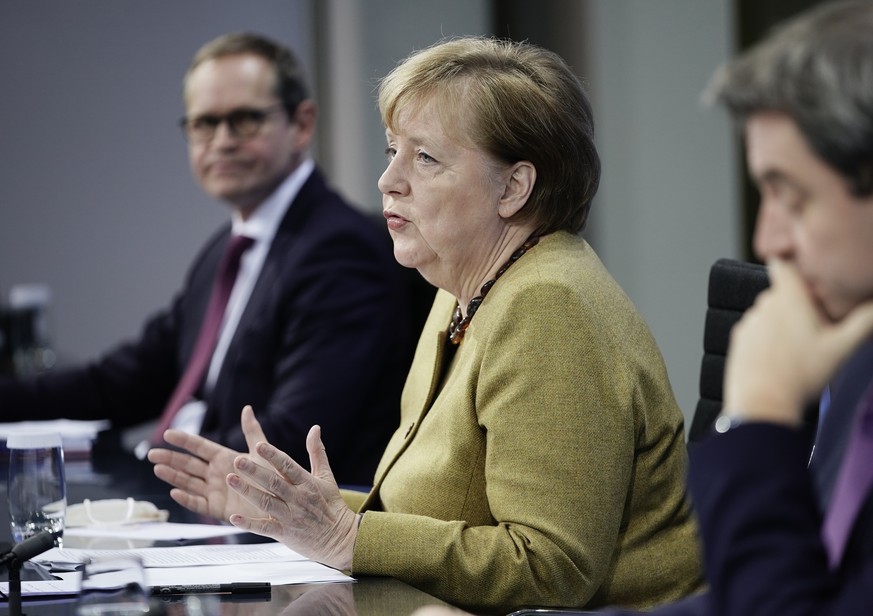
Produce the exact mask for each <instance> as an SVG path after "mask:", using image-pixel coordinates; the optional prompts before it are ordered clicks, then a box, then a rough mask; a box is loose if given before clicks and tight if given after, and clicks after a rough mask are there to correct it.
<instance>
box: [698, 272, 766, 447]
mask: <svg viewBox="0 0 873 616" xmlns="http://www.w3.org/2000/svg"><path fill="white" fill-rule="evenodd" d="M769 285H770V279H769V278H768V276H767V268H766V267H764V266H763V265H758V264H756V263H747V262H745V261H737V260H734V259H719V260H717V261H716V262H715V263H714V264H713V265H712V267H711V268H710V270H709V290H708V293H707V301H706V303H707V308H706V322H705V324H704V327H703V359H702V361H701V364H700V399H699V400H698V402H697V408H696V409H695V410H694V418H693V419H692V421H691V428H690V429H689V431H688V442H689V443H695V442H697V441H699V440H700V439H701V438H703V437H704V436H706V434H708V433H709V431H710V430H711V428H712V424H713V423H714V422H715V420H716V418H717V417H718V414H719V413H720V412H721V407H722V385H723V381H724V366H725V356H726V355H727V349H728V342H729V340H730V332H731V329H732V328H733V326H734V325H735V324H736V322H737V321H739V320H740V317H741V316H742V315H743V312H745V311H746V309H747V308H749V307H750V306H751V305H752V304H753V303H754V301H755V298H756V297H757V296H758V293H760V292H761V291H763V290H764V289H765V288H767V287H768V286H769Z"/></svg>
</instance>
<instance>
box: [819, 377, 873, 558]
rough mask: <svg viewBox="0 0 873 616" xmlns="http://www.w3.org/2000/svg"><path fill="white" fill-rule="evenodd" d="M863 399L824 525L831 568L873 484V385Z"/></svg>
mask: <svg viewBox="0 0 873 616" xmlns="http://www.w3.org/2000/svg"><path fill="white" fill-rule="evenodd" d="M862 400H863V402H862V403H861V405H860V406H859V407H858V411H857V414H856V418H855V423H854V425H853V426H852V434H851V435H850V436H849V444H848V447H847V448H846V454H845V457H844V458H843V462H842V465H841V466H840V471H839V474H838V475H837V483H836V486H835V487H834V492H833V495H832V496H831V502H830V504H829V505H828V509H827V513H826V514H825V520H824V526H823V527H822V538H823V539H824V542H825V546H826V547H827V551H828V562H829V563H830V566H831V569H835V568H837V566H838V565H839V563H840V561H841V560H842V558H843V554H844V552H845V551H846V544H847V543H848V541H849V536H850V534H851V531H852V526H853V525H854V523H855V518H856V517H857V516H858V512H859V511H860V510H861V506H862V505H863V504H864V500H865V498H866V497H867V495H868V494H869V492H870V488H871V486H873V387H871V388H870V389H868V390H867V393H866V394H865V395H864V397H863V398H862Z"/></svg>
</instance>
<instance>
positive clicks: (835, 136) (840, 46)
mask: <svg viewBox="0 0 873 616" xmlns="http://www.w3.org/2000/svg"><path fill="white" fill-rule="evenodd" d="M704 97H705V98H706V99H709V100H711V101H715V102H720V103H722V104H724V105H725V106H726V107H727V108H728V109H729V110H730V111H731V113H732V114H733V115H734V116H735V117H736V118H738V119H740V120H742V119H745V118H747V117H748V116H749V115H751V114H753V113H757V112H761V111H776V112H781V113H784V114H786V115H787V116H789V117H790V118H791V119H792V120H793V121H794V122H795V124H797V126H798V128H799V129H800V131H801V133H802V134H803V136H804V137H805V138H806V141H807V142H808V143H809V146H810V147H811V148H812V150H813V151H814V152H815V153H816V154H817V155H818V156H819V157H820V158H821V159H822V160H823V161H824V162H825V163H826V164H828V165H829V166H830V167H832V168H833V169H834V170H835V171H836V172H837V173H839V174H840V175H841V176H843V177H844V178H845V180H846V182H847V185H848V188H849V190H850V191H851V192H852V194H853V195H855V196H856V197H866V196H869V195H871V194H873V3H870V2H858V1H851V2H828V3H825V4H823V5H821V6H817V7H815V8H814V9H812V10H809V11H806V12H804V13H802V14H801V15H800V16H799V17H796V18H794V19H792V20H789V21H788V22H786V23H785V24H784V25H782V26H781V27H779V28H777V29H776V30H774V32H773V34H771V35H770V36H768V37H767V38H765V39H764V40H763V41H761V42H760V43H758V44H757V45H755V46H754V47H752V48H751V49H749V50H748V51H746V52H745V53H743V54H741V55H740V56H739V57H737V58H736V59H734V60H733V61H731V62H730V63H728V64H727V65H726V66H725V67H723V68H722V69H720V71H719V72H718V73H716V75H715V77H714V79H713V81H712V82H711V84H710V86H709V88H708V90H707V92H706V93H705V94H704Z"/></svg>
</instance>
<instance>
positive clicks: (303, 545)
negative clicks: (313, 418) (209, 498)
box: [227, 426, 358, 571]
mask: <svg viewBox="0 0 873 616" xmlns="http://www.w3.org/2000/svg"><path fill="white" fill-rule="evenodd" d="M306 449H307V451H308V452H309V463H310V466H311V468H312V472H311V473H310V472H308V471H307V470H306V469H304V468H303V467H301V466H300V465H299V464H297V463H296V462H295V461H294V460H292V459H291V458H290V457H289V456H288V455H286V454H284V453H283V452H281V451H279V450H278V449H276V448H275V447H273V446H272V445H270V444H269V443H266V442H259V443H257V444H256V445H255V447H254V453H255V454H256V455H254V456H253V455H239V456H237V457H236V458H235V459H234V460H233V469H234V470H235V471H236V472H231V473H230V474H229V475H227V485H228V486H230V488H231V490H230V491H231V492H233V493H235V494H236V495H238V497H240V498H241V499H242V500H244V501H246V502H247V503H248V504H249V505H250V506H249V507H246V508H240V509H239V510H238V511H237V512H235V513H233V514H232V515H231V516H230V518H229V519H230V522H231V524H233V525H234V526H237V527H238V528H242V529H244V530H247V531H251V532H253V533H257V534H259V535H264V536H267V537H272V538H273V539H275V540H276V541H280V542H281V543H284V544H285V545H287V546H288V547H290V548H291V549H293V550H295V551H297V552H299V553H301V554H303V555H304V556H307V557H309V558H311V559H313V560H316V561H318V562H321V563H324V564H326V565H328V566H331V567H334V568H336V569H340V570H342V571H349V570H351V566H352V555H353V553H354V547H355V538H356V537H357V532H358V523H357V516H356V515H355V513H354V512H353V511H352V510H351V509H349V508H348V506H346V504H345V501H344V500H343V498H342V496H341V495H340V491H339V487H338V486H337V483H336V480H335V479H334V477H333V472H332V471H331V469H330V464H329V463H328V460H327V453H326V452H325V449H324V445H323V444H322V442H321V428H320V427H319V426H313V427H312V429H310V431H309V434H308V435H307V437H306ZM259 459H260V460H259ZM263 462H266V464H267V465H269V468H268V467H267V466H266V465H265V464H263ZM252 508H254V509H255V510H256V513H253V512H252Z"/></svg>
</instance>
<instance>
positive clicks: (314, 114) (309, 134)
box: [289, 98, 318, 150]
mask: <svg viewBox="0 0 873 616" xmlns="http://www.w3.org/2000/svg"><path fill="white" fill-rule="evenodd" d="M317 119H318V107H317V106H316V105H315V101H313V100H311V99H308V98H307V99H305V100H302V101H300V103H298V105H297V109H295V110H294V115H293V116H292V117H291V118H290V119H289V124H290V125H291V126H292V127H294V128H295V129H296V133H295V136H294V139H295V141H296V142H297V149H299V150H303V149H306V148H308V147H309V146H310V144H311V143H312V140H313V139H314V138H315V122H316V120H317Z"/></svg>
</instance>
